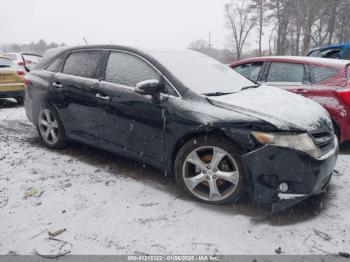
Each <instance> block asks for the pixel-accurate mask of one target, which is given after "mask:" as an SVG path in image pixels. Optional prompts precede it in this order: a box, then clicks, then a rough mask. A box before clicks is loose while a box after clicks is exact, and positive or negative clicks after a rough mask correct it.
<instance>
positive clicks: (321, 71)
mask: <svg viewBox="0 0 350 262" xmlns="http://www.w3.org/2000/svg"><path fill="white" fill-rule="evenodd" d="M309 68H310V77H311V83H312V84H315V83H320V82H322V81H324V80H326V79H328V78H330V77H332V76H334V75H336V74H337V73H338V70H336V69H334V68H329V67H324V66H315V65H310V66H309Z"/></svg>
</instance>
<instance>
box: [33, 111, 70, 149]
mask: <svg viewBox="0 0 350 262" xmlns="http://www.w3.org/2000/svg"><path fill="white" fill-rule="evenodd" d="M37 127H38V132H39V135H40V137H41V138H42V140H43V142H44V143H45V145H46V146H47V147H49V148H52V149H60V148H63V147H65V146H66V138H65V133H64V128H63V125H62V123H61V120H60V118H59V115H58V114H57V112H56V110H54V109H53V108H51V107H45V108H43V109H41V111H40V112H39V116H38V126H37Z"/></svg>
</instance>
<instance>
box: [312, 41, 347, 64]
mask: <svg viewBox="0 0 350 262" xmlns="http://www.w3.org/2000/svg"><path fill="white" fill-rule="evenodd" d="M307 56H311V57H322V58H333V59H346V60H350V44H341V45H329V46H322V47H317V48H314V49H311V50H310V52H309V54H308V55H307Z"/></svg>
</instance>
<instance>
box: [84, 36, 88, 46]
mask: <svg viewBox="0 0 350 262" xmlns="http://www.w3.org/2000/svg"><path fill="white" fill-rule="evenodd" d="M83 40H84V41H85V44H86V45H88V42H87V41H86V38H85V36H83Z"/></svg>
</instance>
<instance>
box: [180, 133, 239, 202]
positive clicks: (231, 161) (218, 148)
mask: <svg viewBox="0 0 350 262" xmlns="http://www.w3.org/2000/svg"><path fill="white" fill-rule="evenodd" d="M214 150H215V151H214ZM214 152H215V153H214ZM238 152H239V150H238V148H237V147H236V146H235V145H234V144H233V143H232V142H231V141H230V140H228V139H223V138H220V137H216V136H208V137H207V136H201V137H198V138H195V139H191V140H190V141H188V142H187V143H185V144H184V145H183V146H182V147H181V149H180V150H179V152H178V154H177V156H176V159H175V165H174V173H175V179H176V181H177V183H178V184H179V185H180V186H181V188H182V189H183V190H184V191H185V192H186V193H188V194H189V195H190V196H191V197H193V198H195V199H197V200H200V201H204V202H206V203H211V204H224V203H232V202H238V201H239V200H240V199H241V198H242V196H243V194H244V192H245V179H244V173H243V165H242V163H241V160H240V157H239V154H238ZM214 155H215V156H217V157H214ZM197 157H198V158H197ZM220 159H221V160H220ZM198 160H199V161H198ZM218 193H219V194H218Z"/></svg>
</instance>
